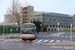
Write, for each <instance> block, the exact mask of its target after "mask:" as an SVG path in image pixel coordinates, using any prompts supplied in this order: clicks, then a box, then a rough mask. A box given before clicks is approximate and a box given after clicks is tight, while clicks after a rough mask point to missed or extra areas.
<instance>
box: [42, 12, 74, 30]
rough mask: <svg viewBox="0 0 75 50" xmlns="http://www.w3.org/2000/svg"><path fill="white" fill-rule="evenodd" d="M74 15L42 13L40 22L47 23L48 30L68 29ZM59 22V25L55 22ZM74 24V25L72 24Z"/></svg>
mask: <svg viewBox="0 0 75 50" xmlns="http://www.w3.org/2000/svg"><path fill="white" fill-rule="evenodd" d="M73 18H74V16H70V15H67V14H59V13H42V23H43V24H46V25H47V30H48V31H57V30H58V29H57V28H59V30H64V29H70V24H71V23H72V24H73V23H74V22H73V20H74V19H73ZM58 22H59V25H58V24H57V23H58ZM73 26H75V25H73Z"/></svg>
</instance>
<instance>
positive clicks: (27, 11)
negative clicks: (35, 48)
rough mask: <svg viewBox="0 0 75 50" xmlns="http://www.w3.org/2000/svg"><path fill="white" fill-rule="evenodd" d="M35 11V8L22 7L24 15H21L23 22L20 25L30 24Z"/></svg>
mask: <svg viewBox="0 0 75 50" xmlns="http://www.w3.org/2000/svg"><path fill="white" fill-rule="evenodd" d="M33 11H34V8H33V6H29V5H28V6H23V7H22V15H21V21H20V23H30V22H31V21H30V20H29V18H30V15H29V14H30V13H31V12H33Z"/></svg>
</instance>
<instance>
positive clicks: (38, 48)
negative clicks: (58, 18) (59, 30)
mask: <svg viewBox="0 0 75 50" xmlns="http://www.w3.org/2000/svg"><path fill="white" fill-rule="evenodd" d="M49 34H55V33H49ZM73 34H74V33H73ZM55 35H56V34H55ZM58 35H59V34H58ZM63 41H70V33H64V34H60V35H59V36H53V37H52V36H51V37H50V36H49V37H48V34H47V33H40V34H39V37H37V38H36V39H35V40H25V41H23V40H21V39H20V37H14V38H11V39H6V40H2V41H0V50H66V49H67V50H75V47H74V46H50V45H41V44H42V43H54V42H63Z"/></svg>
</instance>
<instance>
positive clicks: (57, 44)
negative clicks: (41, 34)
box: [41, 43, 75, 46]
mask: <svg viewBox="0 0 75 50" xmlns="http://www.w3.org/2000/svg"><path fill="white" fill-rule="evenodd" d="M41 45H56V46H75V44H63V43H62V44H59V43H42V44H41Z"/></svg>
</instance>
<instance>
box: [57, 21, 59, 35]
mask: <svg viewBox="0 0 75 50" xmlns="http://www.w3.org/2000/svg"><path fill="white" fill-rule="evenodd" d="M57 25H58V33H59V22H58V23H57ZM57 36H58V34H57Z"/></svg>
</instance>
